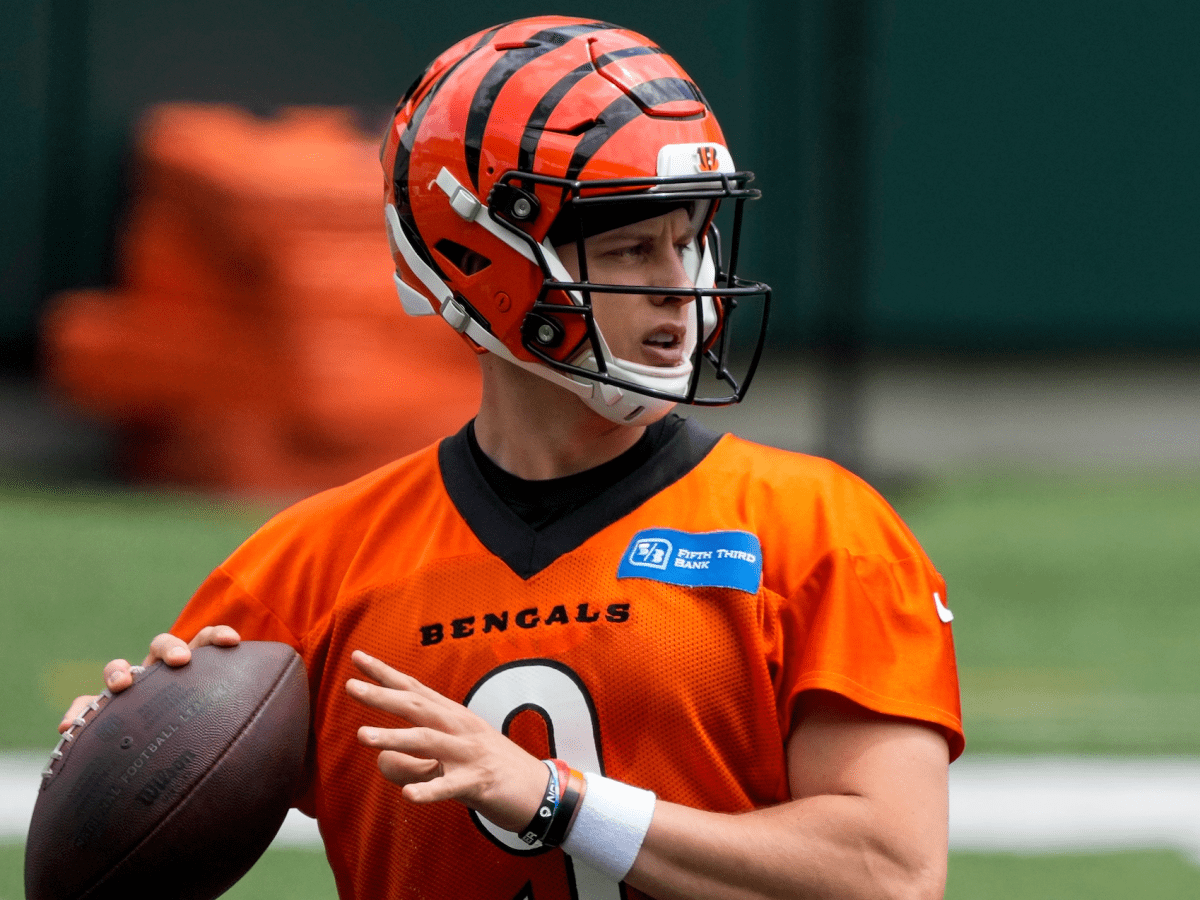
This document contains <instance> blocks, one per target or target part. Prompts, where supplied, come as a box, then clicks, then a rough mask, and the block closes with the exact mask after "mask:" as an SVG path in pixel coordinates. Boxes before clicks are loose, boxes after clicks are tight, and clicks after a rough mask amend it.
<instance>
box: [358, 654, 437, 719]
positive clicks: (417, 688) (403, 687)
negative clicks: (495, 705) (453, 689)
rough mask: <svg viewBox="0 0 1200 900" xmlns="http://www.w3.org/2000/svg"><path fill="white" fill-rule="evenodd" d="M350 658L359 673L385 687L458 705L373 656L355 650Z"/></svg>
mask: <svg viewBox="0 0 1200 900" xmlns="http://www.w3.org/2000/svg"><path fill="white" fill-rule="evenodd" d="M350 658H351V659H352V660H353V661H354V664H355V665H356V666H358V668H359V671H361V672H362V673H363V674H364V675H368V676H370V677H371V678H373V679H375V680H376V681H378V682H379V683H380V684H382V685H383V686H384V687H388V688H394V689H395V690H398V691H411V692H412V693H414V694H418V695H420V696H422V697H425V698H426V699H428V700H432V701H434V702H440V703H444V704H448V705H454V706H457V705H458V704H456V703H454V701H452V700H448V699H447V698H446V697H443V696H442V695H441V694H439V693H438V692H437V691H435V690H434V689H433V688H430V687H426V686H425V685H424V684H422V683H421V682H419V681H417V679H415V678H413V677H412V676H411V675H406V674H405V673H403V672H400V671H397V670H396V669H393V668H392V667H391V666H389V665H388V664H387V663H385V662H384V661H383V660H380V659H375V658H374V657H373V656H368V655H367V654H366V653H363V652H362V651H361V650H355V651H354V653H352V654H351V655H350Z"/></svg>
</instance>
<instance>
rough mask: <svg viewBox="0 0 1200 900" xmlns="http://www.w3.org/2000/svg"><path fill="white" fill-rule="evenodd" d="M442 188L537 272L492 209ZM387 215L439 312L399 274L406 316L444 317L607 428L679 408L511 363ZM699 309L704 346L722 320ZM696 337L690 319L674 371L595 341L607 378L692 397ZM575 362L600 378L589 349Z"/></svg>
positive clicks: (707, 271)
mask: <svg viewBox="0 0 1200 900" xmlns="http://www.w3.org/2000/svg"><path fill="white" fill-rule="evenodd" d="M437 186H438V187H440V188H441V189H442V191H443V192H445V194H446V196H447V198H448V201H449V203H450V207H451V208H452V209H453V210H454V211H455V212H457V213H458V214H459V215H460V216H462V218H464V219H466V220H467V221H469V222H474V223H475V224H476V225H479V226H480V227H482V228H484V229H486V230H487V231H489V232H490V233H491V234H493V235H494V236H495V237H497V238H499V239H500V240H502V241H503V242H504V243H505V244H507V245H508V246H509V247H511V248H512V249H513V250H516V251H517V252H518V253H520V254H521V255H522V256H524V257H525V258H526V259H528V260H529V261H530V262H531V263H533V264H534V265H537V264H538V261H537V259H535V257H534V255H533V252H532V251H531V250H530V249H529V247H528V246H527V245H526V244H525V243H524V242H523V241H522V240H521V239H520V238H518V237H517V236H516V235H514V234H512V233H511V232H510V231H509V230H508V229H506V228H505V227H504V226H502V225H500V224H499V223H498V222H496V221H495V220H494V219H492V217H491V216H490V215H488V210H487V207H486V206H484V204H483V203H481V202H480V201H479V200H478V199H477V198H476V197H474V196H473V195H472V194H471V192H470V191H468V190H467V189H466V188H464V187H463V186H462V185H461V184H459V182H458V180H457V179H456V178H455V177H454V176H453V175H452V174H451V173H450V171H449V170H447V169H445V168H443V169H442V171H441V173H440V174H439V175H438V178H437ZM384 215H385V217H386V220H387V233H388V240H389V241H390V243H391V245H392V252H393V253H399V254H400V255H401V256H402V257H403V258H404V261H405V263H407V264H408V268H409V269H410V270H411V271H412V273H413V274H414V275H415V276H416V277H417V279H418V280H419V281H420V282H421V285H422V286H423V287H425V288H426V290H428V291H429V293H430V295H432V296H433V297H434V298H436V300H437V302H438V304H439V307H438V308H435V307H434V305H433V304H432V303H431V302H430V300H429V298H428V297H426V295H425V294H423V293H422V292H421V291H419V290H417V289H416V288H414V287H412V286H411V285H409V284H408V283H406V282H405V281H404V279H402V278H401V277H400V275H399V273H396V274H395V275H394V276H393V278H394V280H395V284H396V292H397V294H399V296H400V302H401V304H402V305H403V306H404V311H405V312H406V313H407V314H408V315H410V316H429V315H440V316H441V317H442V318H443V319H445V320H446V322H447V323H448V324H449V325H450V327H451V328H453V329H454V330H455V331H457V332H458V333H459V334H465V335H466V336H467V337H468V338H470V339H471V340H472V341H474V342H475V343H476V344H478V345H479V346H480V347H483V348H484V349H485V350H487V351H488V352H489V353H495V354H496V355H497V356H499V357H501V358H503V359H506V360H508V361H509V362H510V363H512V364H513V365H516V366H520V367H521V368H522V369H525V370H526V371H529V372H533V373H534V374H535V375H537V376H539V377H540V378H544V379H546V380H547V381H550V382H551V383H553V384H557V385H559V386H560V387H563V388H566V389H567V390H568V391H570V392H571V393H573V394H575V396H577V397H579V398H580V399H581V400H582V401H583V402H584V403H586V404H587V405H588V406H589V407H590V408H591V409H592V410H593V411H595V412H597V413H599V414H600V415H601V416H603V417H604V418H606V419H608V420H609V421H612V422H619V423H623V424H627V425H637V424H640V423H649V422H654V421H657V420H658V419H661V418H662V417H663V416H664V415H666V414H667V413H668V412H669V411H670V410H671V408H672V407H673V406H675V404H676V402H677V401H674V400H663V399H660V398H657V397H648V396H646V395H645V394H640V393H637V392H635V391H632V390H628V389H624V388H620V387H616V386H615V385H608V384H602V383H600V382H597V381H592V380H591V379H587V378H583V377H576V376H573V375H569V374H567V373H566V372H561V371H559V370H557V369H554V368H552V367H551V366H549V365H548V364H546V363H543V362H530V361H528V360H523V359H520V358H518V357H516V356H514V355H513V353H512V351H510V350H509V349H508V347H506V346H505V345H504V344H503V343H502V342H501V341H500V340H499V339H498V338H497V337H496V336H495V335H494V334H492V333H491V332H490V331H488V330H487V329H486V328H484V327H483V326H481V325H480V324H479V323H478V322H476V321H475V320H474V319H472V318H471V317H470V315H468V313H467V311H466V309H465V308H464V307H463V305H462V304H461V303H459V302H458V301H457V300H455V299H454V294H453V292H452V291H451V290H450V288H449V287H448V286H447V285H446V283H445V282H444V281H442V279H441V278H439V277H438V275H437V273H436V272H435V271H434V270H433V269H432V268H431V267H430V266H429V265H428V264H426V262H425V261H424V260H423V259H421V257H420V255H419V254H418V253H417V251H416V249H415V248H414V247H413V245H412V243H411V242H410V241H409V240H408V236H407V235H406V234H405V233H404V229H403V228H402V227H401V225H400V215H399V213H397V212H396V207H395V206H393V205H392V204H391V203H388V204H386V205H385V206H384ZM542 252H543V253H544V255H545V257H546V262H547V264H548V265H549V268H550V274H551V276H552V277H554V278H556V279H558V280H560V281H567V282H571V281H574V280H575V279H574V278H573V277H571V274H570V273H569V272H567V270H566V268H565V267H564V266H563V264H562V262H561V261H560V260H559V258H558V254H557V253H556V252H555V251H554V248H553V247H552V246H550V244H549V243H543V245H542ZM693 252H694V253H696V255H697V256H699V257H700V259H699V265H698V266H697V265H696V264H695V263H693V268H695V270H696V274H695V278H694V283H695V284H696V286H697V287H712V285H713V281H714V271H715V270H714V266H713V261H712V254H711V253H710V252H704V253H699V252H698V251H693ZM564 293H565V294H567V295H568V296H569V297H570V299H571V302H572V303H574V304H576V305H577V306H582V305H583V299H582V298H581V297H580V296H579V294H578V293H577V292H576V291H564ZM701 303H702V304H703V305H702V315H703V320H704V337H705V339H707V338H708V336H709V335H710V334H711V333H712V330H713V328H714V327H715V326H716V321H717V317H716V313H715V312H714V309H713V300H712V298H711V297H704V298H702V300H701ZM695 330H696V328H695V319H694V318H693V317H689V319H688V334H687V338H686V341H687V348H688V356H687V357H686V358H685V360H684V362H683V363H681V364H680V365H678V366H671V367H661V366H647V365H643V364H641V363H635V362H630V361H628V360H624V359H616V358H614V357H613V355H612V353H611V351H610V350H609V349H608V344H607V343H606V342H605V340H604V336H603V335H602V334H600V330H599V328H597V329H596V333H597V335H598V336H599V342H600V350H601V354H602V356H603V358H604V364H605V368H606V370H607V372H608V374H609V375H611V376H613V377H615V378H619V379H621V380H622V381H628V382H629V383H630V384H635V385H639V386H642V387H645V388H648V389H651V390H656V391H662V392H664V393H671V394H677V395H683V394H685V393H686V392H687V389H688V381H689V379H690V378H691V374H692V362H691V356H690V352H691V350H692V349H694V347H695V335H694V333H695ZM570 362H571V364H572V365H575V366H578V367H580V368H583V369H590V370H592V371H599V367H598V366H597V364H596V357H595V353H594V352H593V351H592V348H591V347H590V346H588V347H586V348H585V350H584V351H583V352H582V353H581V354H580V355H579V356H578V357H576V358H575V359H573V360H570Z"/></svg>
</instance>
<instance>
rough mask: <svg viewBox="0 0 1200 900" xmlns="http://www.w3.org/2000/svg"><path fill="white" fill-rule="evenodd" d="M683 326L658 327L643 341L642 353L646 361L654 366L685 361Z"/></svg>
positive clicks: (684, 331)
mask: <svg viewBox="0 0 1200 900" xmlns="http://www.w3.org/2000/svg"><path fill="white" fill-rule="evenodd" d="M685 334H686V330H685V329H682V328H674V327H668V328H658V329H655V330H654V331H652V332H651V333H650V334H648V335H647V336H646V338H645V339H644V340H643V341H642V353H643V354H644V355H645V357H646V360H645V361H646V362H647V363H649V364H650V365H654V366H677V365H679V364H680V363H682V362H683V361H684V357H685V355H686V353H685V348H684V335H685Z"/></svg>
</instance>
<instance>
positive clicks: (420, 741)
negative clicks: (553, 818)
mask: <svg viewBox="0 0 1200 900" xmlns="http://www.w3.org/2000/svg"><path fill="white" fill-rule="evenodd" d="M353 660H354V664H355V665H356V666H358V668H359V670H360V671H361V672H362V673H363V674H364V675H366V676H367V677H368V678H370V679H372V681H373V682H377V683H371V682H367V681H360V680H358V679H357V678H351V679H350V680H349V681H348V682H346V691H347V692H348V693H349V694H350V696H351V697H353V698H354V699H356V700H358V701H359V702H360V703H363V704H365V705H367V706H370V707H373V708H375V709H378V710H381V711H383V712H386V713H391V714H392V715H394V716H396V717H398V718H400V719H403V720H404V721H405V722H408V723H410V725H411V727H404V726H400V727H396V728H373V727H368V726H365V725H364V726H363V727H361V728H360V729H359V730H358V739H359V741H360V742H362V743H363V744H364V745H365V746H367V747H370V748H372V749H374V750H378V751H379V771H380V772H382V773H383V775H384V777H385V778H387V779H388V780H389V781H392V782H395V783H396V784H398V785H400V786H401V788H402V793H403V795H404V797H405V799H407V800H410V801H412V802H413V803H436V802H438V801H439V800H457V801H458V802H459V803H462V804H463V805H464V806H467V807H469V808H470V809H473V810H475V811H476V812H478V813H479V814H480V815H483V816H486V817H487V818H488V819H489V820H490V821H491V822H493V823H495V824H496V825H498V826H499V827H500V828H504V829H507V830H508V831H517V830H519V829H521V828H524V827H525V826H526V825H527V824H528V823H529V820H530V819H532V818H533V815H534V813H535V812H537V809H538V804H539V802H540V801H541V799H542V796H543V795H544V793H545V790H546V783H547V781H548V780H549V777H550V773H549V771H548V770H547V768H546V766H545V765H544V764H543V763H542V762H541V761H540V760H538V759H537V758H536V757H535V756H533V755H531V754H529V753H527V752H526V751H525V750H523V749H522V748H521V747H520V746H518V745H517V744H515V743H513V742H512V741H511V740H509V739H508V738H507V737H505V736H504V735H503V734H501V733H500V732H499V731H497V730H496V729H495V728H493V727H492V726H491V725H489V724H488V723H487V722H485V721H484V720H483V719H481V718H480V717H479V716H477V715H475V713H473V712H471V711H470V710H469V709H467V708H466V707H465V706H463V705H462V704H461V703H455V702H454V701H453V700H450V699H449V698H447V697H444V696H442V695H441V694H439V693H438V692H437V691H435V690H433V689H431V688H428V687H426V686H425V685H423V684H421V682H419V681H417V680H416V679H415V678H412V677H410V676H408V675H405V674H403V673H401V672H398V671H396V670H395V669H393V668H392V667H391V666H389V665H387V664H386V663H383V662H380V661H379V660H377V659H373V658H372V657H370V656H368V655H367V654H365V653H363V652H362V651H361V650H358V651H355V652H354V655H353Z"/></svg>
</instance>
